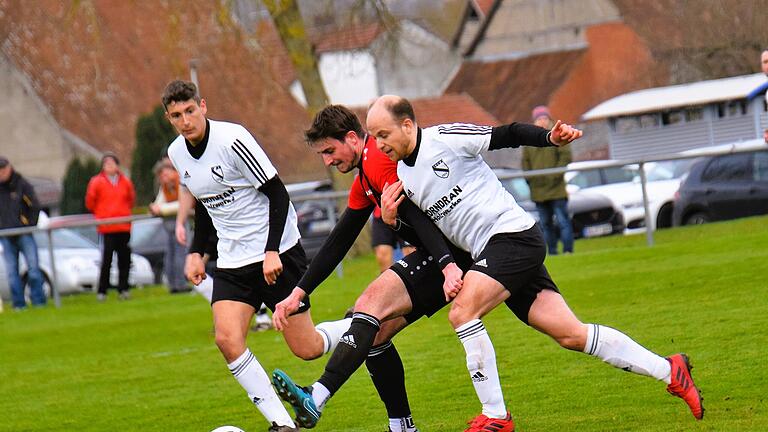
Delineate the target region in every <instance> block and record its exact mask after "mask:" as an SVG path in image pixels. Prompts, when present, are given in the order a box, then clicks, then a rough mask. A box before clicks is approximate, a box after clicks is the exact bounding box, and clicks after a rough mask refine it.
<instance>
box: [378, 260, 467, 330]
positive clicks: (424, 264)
mask: <svg viewBox="0 0 768 432" xmlns="http://www.w3.org/2000/svg"><path fill="white" fill-rule="evenodd" d="M451 252H452V254H453V257H454V259H455V260H456V265H458V266H459V268H460V269H461V270H462V271H467V269H469V267H470V266H471V265H472V258H471V257H470V256H469V254H468V253H466V252H458V251H455V250H453V249H452V250H451ZM390 270H392V271H394V272H395V273H396V274H397V275H398V276H399V277H400V279H401V280H402V281H403V283H404V284H405V289H406V290H407V291H408V296H409V297H410V298H411V304H412V306H413V307H412V309H411V311H410V312H409V313H407V314H406V315H405V320H406V321H408V323H409V324H410V323H413V322H414V321H416V320H418V319H419V318H421V317H423V316H424V315H426V316H428V317H429V316H432V315H433V314H434V313H435V312H437V311H439V310H440V309H442V308H443V307H444V306H445V305H447V304H448V302H446V301H445V293H444V292H443V281H444V277H443V272H442V271H441V270H440V266H439V265H437V263H436V262H435V261H434V258H432V256H431V255H430V254H429V252H427V251H426V250H425V249H416V250H415V251H414V252H412V253H410V254H408V255H406V256H405V257H403V259H401V260H399V261H397V262H395V263H394V264H392V267H390Z"/></svg>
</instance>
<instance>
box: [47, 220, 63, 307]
mask: <svg viewBox="0 0 768 432" xmlns="http://www.w3.org/2000/svg"><path fill="white" fill-rule="evenodd" d="M46 232H47V233H48V258H49V259H50V260H51V281H50V282H51V294H52V295H53V304H54V305H56V307H57V308H60V307H61V297H60V296H59V288H58V287H59V277H58V276H57V275H56V273H57V272H56V260H55V259H54V257H53V230H52V229H50V228H47V229H46Z"/></svg>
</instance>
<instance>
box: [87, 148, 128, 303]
mask: <svg viewBox="0 0 768 432" xmlns="http://www.w3.org/2000/svg"><path fill="white" fill-rule="evenodd" d="M119 165H120V161H119V160H118V159H117V155H115V154H114V153H110V152H107V153H106V154H104V156H103V157H102V158H101V172H100V173H99V174H96V175H95V176H93V177H92V178H91V181H90V182H88V189H87V191H86V193H85V207H86V208H88V210H90V211H91V213H93V215H94V216H95V217H96V219H106V218H114V217H120V216H130V215H131V208H133V203H134V201H135V199H136V192H135V191H134V189H133V183H131V180H129V179H128V177H126V176H124V175H123V173H122V172H121V171H120V166H119ZM98 231H99V234H101V247H102V257H101V273H100V274H99V290H98V294H97V295H96V298H97V299H98V300H99V301H104V300H105V299H106V298H107V288H108V287H109V272H110V269H111V268H112V254H113V253H114V252H117V269H118V273H119V276H118V283H117V291H118V293H119V297H120V299H121V300H127V299H128V298H129V294H128V272H129V271H130V269H131V248H130V246H128V241H129V240H130V239H131V223H130V222H125V223H118V224H110V225H99V227H98Z"/></svg>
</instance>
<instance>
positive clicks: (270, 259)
mask: <svg viewBox="0 0 768 432" xmlns="http://www.w3.org/2000/svg"><path fill="white" fill-rule="evenodd" d="M282 272H283V262H282V261H280V254H279V253H278V252H277V251H267V252H266V253H265V254H264V280H265V281H267V284H269V285H274V284H275V282H276V281H277V277H278V276H280V274H281V273H282Z"/></svg>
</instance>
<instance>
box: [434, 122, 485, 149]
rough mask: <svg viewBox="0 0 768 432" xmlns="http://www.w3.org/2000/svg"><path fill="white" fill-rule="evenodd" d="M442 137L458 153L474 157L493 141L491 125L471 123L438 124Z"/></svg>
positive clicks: (438, 130)
mask: <svg viewBox="0 0 768 432" xmlns="http://www.w3.org/2000/svg"><path fill="white" fill-rule="evenodd" d="M437 132H438V134H439V136H440V139H441V140H443V141H444V142H445V143H446V144H448V146H449V147H450V148H452V149H453V150H454V151H455V152H456V153H458V154H460V155H463V156H468V157H474V156H478V155H479V154H480V153H482V152H484V151H487V150H488V146H489V145H490V143H491V133H492V132H493V128H492V127H491V126H478V125H474V124H470V123H451V124H444V125H439V126H437Z"/></svg>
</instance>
